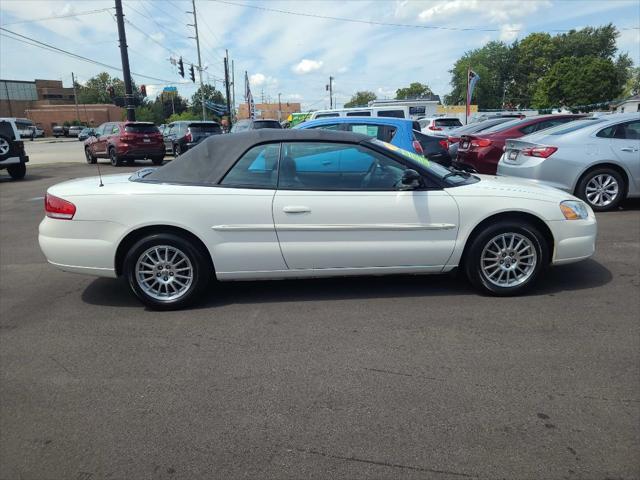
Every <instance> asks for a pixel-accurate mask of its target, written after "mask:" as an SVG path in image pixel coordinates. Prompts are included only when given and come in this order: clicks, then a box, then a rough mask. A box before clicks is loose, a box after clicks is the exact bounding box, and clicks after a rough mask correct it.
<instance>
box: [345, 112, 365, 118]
mask: <svg viewBox="0 0 640 480" xmlns="http://www.w3.org/2000/svg"><path fill="white" fill-rule="evenodd" d="M370 116H371V112H364V111H363V112H347V117H370Z"/></svg>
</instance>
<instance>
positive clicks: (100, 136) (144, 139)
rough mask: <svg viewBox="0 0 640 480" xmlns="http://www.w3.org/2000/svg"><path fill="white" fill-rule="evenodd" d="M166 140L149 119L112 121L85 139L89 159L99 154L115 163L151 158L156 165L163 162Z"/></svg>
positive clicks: (131, 162)
mask: <svg viewBox="0 0 640 480" xmlns="http://www.w3.org/2000/svg"><path fill="white" fill-rule="evenodd" d="M164 153H165V152H164V141H163V140H162V134H161V133H160V130H158V127H156V126H155V125H154V124H153V123H148V122H108V123H103V124H102V125H100V126H99V127H98V128H96V129H95V131H94V133H93V135H92V136H90V137H89V138H87V139H86V140H85V142H84V154H85V156H86V157H87V163H96V162H97V161H98V158H108V159H110V160H111V165H113V166H114V167H117V166H120V165H122V162H123V161H125V160H126V162H127V163H129V164H133V163H134V162H135V160H137V159H151V161H152V162H153V164H154V165H162V160H163V159H164Z"/></svg>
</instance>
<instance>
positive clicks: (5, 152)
mask: <svg viewBox="0 0 640 480" xmlns="http://www.w3.org/2000/svg"><path fill="white" fill-rule="evenodd" d="M10 150H11V140H10V139H9V138H7V137H5V136H4V135H0V160H4V159H5V158H8V157H9V151H10Z"/></svg>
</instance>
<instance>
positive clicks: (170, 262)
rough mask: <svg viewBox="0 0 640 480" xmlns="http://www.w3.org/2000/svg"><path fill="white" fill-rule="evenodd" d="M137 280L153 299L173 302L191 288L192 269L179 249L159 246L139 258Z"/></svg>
mask: <svg viewBox="0 0 640 480" xmlns="http://www.w3.org/2000/svg"><path fill="white" fill-rule="evenodd" d="M136 281H137V282H138V286H139V287H140V288H141V289H142V290H143V291H144V292H145V293H146V294H147V295H149V296H150V297H152V298H153V299H155V300H160V301H171V300H176V299H178V298H180V297H182V296H183V295H184V294H185V293H187V291H188V290H189V288H190V287H191V284H192V283H193V266H192V265H191V261H190V260H189V257H187V255H186V254H185V253H184V252H183V251H182V250H180V249H178V248H176V247H173V246H171V245H158V246H155V247H151V248H149V249H148V250H146V251H145V252H144V253H142V255H140V257H138V261H137V262H136Z"/></svg>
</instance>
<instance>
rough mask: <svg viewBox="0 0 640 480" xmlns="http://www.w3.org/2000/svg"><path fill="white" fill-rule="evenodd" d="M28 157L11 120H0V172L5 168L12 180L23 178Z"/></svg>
mask: <svg viewBox="0 0 640 480" xmlns="http://www.w3.org/2000/svg"><path fill="white" fill-rule="evenodd" d="M28 161H29V157H28V156H27V154H26V153H25V151H24V143H22V140H20V134H19V133H18V129H17V127H16V124H15V122H14V121H13V120H0V170H4V169H5V168H6V169H7V171H8V172H9V175H11V178H13V179H14V180H20V179H22V178H24V176H25V174H26V173H27V166H26V165H25V164H26V163H27V162H28Z"/></svg>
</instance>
